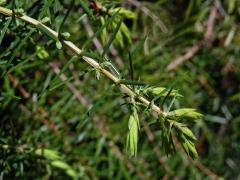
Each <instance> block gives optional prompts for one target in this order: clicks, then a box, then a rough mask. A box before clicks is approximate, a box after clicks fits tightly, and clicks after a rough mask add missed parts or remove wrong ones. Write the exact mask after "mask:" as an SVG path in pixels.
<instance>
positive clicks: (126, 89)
mask: <svg viewBox="0 0 240 180" xmlns="http://www.w3.org/2000/svg"><path fill="white" fill-rule="evenodd" d="M0 13H1V14H4V15H6V16H13V11H12V10H10V9H7V8H4V7H1V6H0ZM16 18H18V19H21V20H23V21H25V22H27V23H29V24H31V25H33V26H35V27H36V28H37V29H39V30H40V31H42V32H43V33H45V34H46V35H48V36H49V37H50V38H52V39H54V40H57V39H58V33H57V32H56V31H54V30H52V29H51V28H49V27H47V26H46V25H44V24H43V23H41V22H40V21H38V20H36V19H33V18H31V17H29V16H27V15H25V14H22V15H21V16H16ZM62 43H63V44H64V45H65V46H66V47H68V48H69V49H71V50H72V51H73V52H74V53H75V54H76V55H78V56H80V57H81V58H82V59H83V60H84V61H85V62H87V63H88V64H89V65H90V66H92V67H93V68H95V69H96V70H98V71H100V72H101V73H102V74H104V75H105V76H106V77H107V78H109V79H110V80H112V81H113V82H114V83H115V84H119V88H120V89H121V91H122V92H123V93H125V94H127V95H128V96H130V97H135V98H136V99H138V100H139V101H140V102H142V103H143V104H144V105H146V106H147V107H149V109H150V110H151V111H152V112H155V113H157V114H158V115H161V116H164V117H165V116H166V115H167V113H166V112H164V111H162V110H161V109H160V108H159V107H158V106H157V105H155V104H154V103H151V101H149V100H147V99H146V98H145V97H143V96H141V95H139V94H138V93H137V92H134V91H133V90H131V88H130V87H128V86H127V85H125V84H121V83H119V82H120V81H121V79H119V78H118V77H116V76H115V75H114V74H112V73H111V72H110V71H108V70H107V69H105V68H103V67H102V66H101V65H100V64H99V63H98V62H97V61H96V60H94V59H93V58H90V57H88V56H82V55H81V54H82V50H81V49H80V48H78V47H77V46H76V45H75V44H74V43H73V42H71V41H68V40H62Z"/></svg>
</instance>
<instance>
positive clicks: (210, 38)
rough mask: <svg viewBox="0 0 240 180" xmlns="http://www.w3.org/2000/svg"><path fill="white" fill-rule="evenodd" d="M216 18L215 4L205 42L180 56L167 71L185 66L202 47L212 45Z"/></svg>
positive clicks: (207, 26) (208, 23)
mask: <svg viewBox="0 0 240 180" xmlns="http://www.w3.org/2000/svg"><path fill="white" fill-rule="evenodd" d="M216 17H217V8H216V5H215V4H214V5H212V7H211V11H210V15H209V17H208V20H207V24H206V32H205V34H204V38H203V40H201V41H200V42H198V43H197V44H195V45H193V46H192V47H191V48H190V49H189V50H188V51H187V52H186V53H185V54H184V55H183V56H180V57H178V58H176V59H175V60H173V61H172V62H171V63H170V64H169V65H168V66H167V71H172V70H176V68H177V67H178V66H179V65H180V64H183V63H184V62H185V61H187V60H189V59H191V58H192V57H193V56H194V55H195V54H196V53H197V52H198V51H199V50H200V49H201V48H202V47H205V46H209V44H211V43H212V41H213V36H214V33H213V29H214V24H215V20H216Z"/></svg>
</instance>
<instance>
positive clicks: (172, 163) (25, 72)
mask: <svg viewBox="0 0 240 180" xmlns="http://www.w3.org/2000/svg"><path fill="white" fill-rule="evenodd" d="M73 2H74V4H72V3H73ZM0 4H1V6H3V7H7V8H9V9H16V10H18V11H22V10H24V13H25V14H27V15H28V16H30V17H33V18H35V19H38V20H41V21H46V23H45V24H46V25H48V26H49V27H51V28H53V29H55V30H57V31H59V30H60V31H61V32H69V33H70V34H71V36H70V40H71V41H73V42H74V43H76V44H77V45H78V47H83V48H84V50H85V51H86V53H89V54H91V55H92V56H96V57H98V56H99V54H100V53H101V52H102V51H103V50H106V54H107V55H108V58H109V59H110V60H111V63H112V67H113V69H114V67H116V69H118V70H117V71H119V72H120V74H121V76H124V77H127V78H129V77H130V76H129V66H128V58H129V53H130V54H131V57H132V61H133V65H134V74H135V77H137V79H140V80H141V82H145V83H147V84H150V85H153V86H164V87H169V86H173V88H174V89H177V90H179V93H180V94H182V95H183V96H184V97H182V98H180V99H178V100H176V101H175V102H174V104H173V106H174V108H179V107H183V106H184V107H191V108H195V109H197V110H198V111H199V112H201V113H202V114H204V118H203V120H202V121H198V122H197V123H196V124H195V125H192V130H193V132H194V134H195V135H196V136H197V139H198V141H197V144H196V147H197V151H198V153H199V159H197V160H192V159H190V158H188V157H187V156H186V154H185V153H184V152H183V150H182V149H181V148H180V147H179V146H178V145H177V146H176V148H177V152H176V154H174V155H170V156H168V157H167V155H166V154H165V152H164V150H163V147H162V145H161V135H160V131H159V130H158V129H157V128H152V127H148V126H147V123H148V122H150V121H151V117H149V116H146V115H145V114H144V113H143V114H140V115H139V116H140V120H141V123H142V124H143V125H144V128H143V129H141V133H140V137H139V146H138V147H139V148H138V155H137V157H135V158H129V157H128V155H127V154H126V152H125V150H124V148H125V138H126V131H127V123H128V122H127V121H128V118H129V110H128V108H127V106H126V105H124V103H125V100H124V96H123V95H122V94H121V92H120V91H119V90H118V88H117V87H116V86H114V85H113V84H112V83H111V82H110V81H109V80H107V79H106V78H105V77H102V76H100V77H99V74H98V73H97V72H95V71H94V70H93V69H91V68H90V67H89V66H88V65H87V64H86V63H84V62H83V61H82V60H80V59H78V58H76V57H74V56H73V55H72V53H71V52H70V51H69V50H68V49H66V48H64V47H63V48H62V50H59V49H57V48H56V45H55V43H54V41H53V40H50V39H49V38H47V37H46V36H45V35H43V34H42V33H39V31H37V30H36V29H35V28H34V27H32V26H29V25H27V24H26V23H24V22H22V21H20V20H18V19H13V20H9V17H6V16H4V15H0V75H1V77H0V179H32V178H36V179H54V178H56V179H71V178H76V179H78V178H79V179H106V178H108V179H160V178H163V179H172V178H176V179H217V178H220V177H222V178H226V179H239V178H240V174H239V167H240V156H239V154H240V131H239V129H240V113H239V109H240V104H239V103H240V70H239V68H240V61H239V59H240V33H239V23H240V2H239V1H237V0H222V1H221V0H212V1H211V0H185V1H184V0H172V1H167V0H152V1H137V0H122V1H121V0H119V1H107V0H99V1H83V0H76V1H70V0H62V1H60V0H44V1H41V0H31V1H30V0H24V1H23V0H15V1H8V0H5V1H4V0H0ZM71 5H73V6H72V8H71V9H70V7H71ZM20 8H21V9H20ZM68 12H70V13H69V16H68V17H67V19H66V21H65V22H64V24H63V23H62V22H63V19H64V17H66V14H68ZM112 16H118V17H119V19H122V20H123V26H121V27H120V29H119V31H118V33H117V35H116V37H114V41H113V44H111V46H110V47H109V48H105V49H104V47H106V44H107V41H108V40H109V38H111V37H113V33H114V29H115V28H116V27H117V25H118V24H117V22H115V21H113V19H112ZM106 24H108V25H106ZM93 35H94V37H93ZM91 37H92V38H91ZM166 108H167V107H166ZM44 152H45V153H44Z"/></svg>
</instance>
